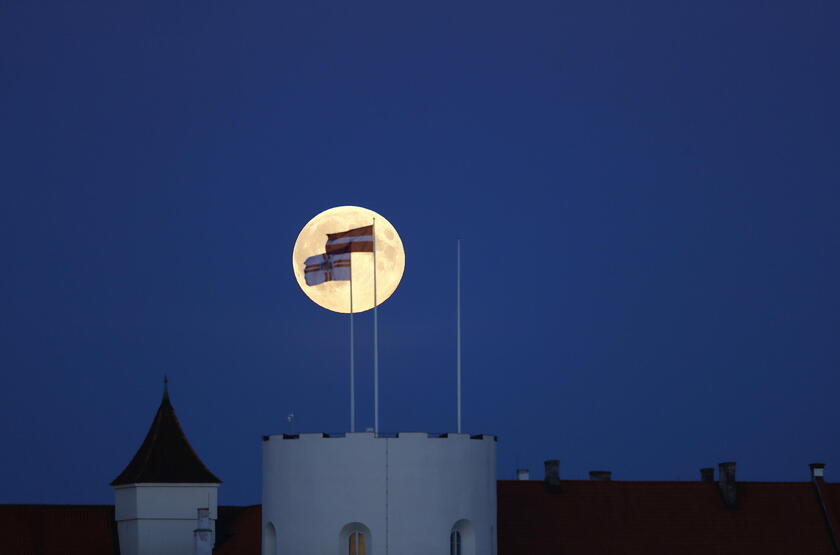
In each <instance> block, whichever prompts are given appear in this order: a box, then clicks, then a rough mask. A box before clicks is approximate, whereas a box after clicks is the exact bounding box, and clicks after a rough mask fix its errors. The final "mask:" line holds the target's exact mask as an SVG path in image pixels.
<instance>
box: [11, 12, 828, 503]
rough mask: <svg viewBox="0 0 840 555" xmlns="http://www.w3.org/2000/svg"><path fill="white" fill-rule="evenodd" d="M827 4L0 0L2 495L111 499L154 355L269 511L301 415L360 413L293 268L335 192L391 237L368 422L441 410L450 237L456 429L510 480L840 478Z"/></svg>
mask: <svg viewBox="0 0 840 555" xmlns="http://www.w3.org/2000/svg"><path fill="white" fill-rule="evenodd" d="M838 28H840V6H838V4H837V2H835V1H806V2H789V1H786V0H785V1H774V2H752V1H742V2H729V1H726V2H724V1H719V2H718V1H707V2H673V1H648V2H593V1H590V0H586V1H579V2H544V3H535V2H515V3H493V2H475V3H468V2H456V3H452V2H440V3H429V2H422V3H414V4H411V5H409V4H408V3H405V2H380V3H364V2H363V3H358V2H355V3H348V2H325V3H321V2H297V3H291V2H274V1H265V2H236V3H228V4H226V5H221V4H220V3H207V2H186V3H173V2H140V3H124V2H104V1H100V2H60V1H55V2H31V1H25V0H6V1H5V2H3V3H2V4H0V64H2V65H0V79H2V80H1V81H0V156H2V163H0V186H2V202H0V255H2V260H3V269H2V271H0V313H1V314H2V319H0V326H2V329H1V330H0V368H2V377H3V380H2V387H0V433H2V442H3V449H2V453H3V454H2V456H0V480H2V482H0V492H2V493H0V502H16V503H21V502H23V503H108V502H111V500H112V492H111V489H110V488H109V487H108V485H107V484H108V482H109V481H110V480H111V479H113V478H114V477H115V476H116V475H117V474H118V473H119V472H120V471H121V470H122V469H123V467H124V466H125V464H126V463H127V462H128V460H129V459H130V457H131V456H132V455H133V453H134V451H135V450H136V448H137V447H138V446H139V445H140V442H141V441H142V439H143V437H144V435H145V433H146V431H147V429H148V426H149V424H150V422H151V419H152V416H153V414H154V411H155V409H156V408H157V405H158V402H159V400H160V395H161V378H162V375H163V374H164V373H168V374H169V376H170V379H171V383H170V391H171V394H172V401H173V404H174V405H175V408H176V410H177V412H178V415H179V417H180V419H181V422H182V424H183V426H184V428H185V430H186V432H187V435H188V437H189V439H190V441H191V442H192V444H193V446H194V447H195V448H196V450H197V451H198V453H199V454H200V456H201V457H202V458H203V459H204V461H205V462H206V463H207V465H208V466H209V467H210V468H211V470H212V471H213V472H215V473H216V474H218V475H219V476H220V477H221V478H222V479H223V480H224V481H225V483H224V484H223V486H222V490H221V502H222V503H228V504H244V503H257V502H259V500H260V493H259V491H260V490H259V488H260V456H261V455H260V453H261V445H260V436H261V435H262V434H268V433H278V432H283V431H287V430H288V426H287V424H286V421H285V417H286V415H287V414H288V413H289V412H290V411H291V410H294V411H295V413H296V414H297V415H298V428H299V429H303V430H304V431H334V432H339V431H345V430H346V428H347V426H348V416H347V412H348V408H347V405H348V399H347V398H348V393H347V392H348V377H347V373H348V370H347V351H348V345H347V329H348V321H347V318H346V317H342V316H339V315H336V314H333V313H330V312H327V311H325V310H323V309H320V308H318V307H317V306H315V305H314V304H313V303H312V302H310V301H309V300H308V299H307V298H306V297H305V296H304V295H303V293H301V291H300V290H299V289H298V286H297V285H296V283H295V280H294V278H293V275H292V272H291V265H290V257H291V249H292V245H293V242H294V239H295V237H296V236H297V233H298V232H299V230H300V228H301V227H302V226H303V225H304V224H305V223H306V222H307V221H308V220H309V219H310V218H311V217H313V216H314V215H315V214H317V213H318V212H320V211H321V210H324V209H326V208H329V207H332V206H336V205H343V204H355V205H361V206H365V207H368V208H371V209H373V210H376V211H377V212H379V213H381V214H382V215H383V216H385V217H386V218H388V219H389V220H390V221H391V222H392V223H393V224H394V225H395V226H396V227H397V229H398V230H399V232H400V234H401V236H402V239H403V242H404V244H405V248H406V253H407V264H406V273H405V276H404V279H403V282H402V285H401V286H400V288H399V289H398V290H397V292H396V293H395V294H394V296H393V297H392V298H391V299H390V300H389V301H388V302H387V303H386V304H385V305H384V306H383V307H382V310H381V311H380V324H381V337H380V341H381V373H382V378H381V391H382V397H381V403H382V405H381V407H382V408H381V410H382V413H381V422H382V429H383V431H385V432H396V431H401V430H402V431H412V430H413V431H416V430H426V431H447V430H452V429H453V428H454V420H455V405H454V388H455V375H454V360H455V359H454V357H455V319H454V315H455V312H454V308H455V307H454V300H455V288H454V285H455V283H454V272H455V240H456V238H458V237H461V238H462V239H463V249H464V262H463V264H464V282H463V310H464V320H463V322H464V384H465V385H464V387H465V393H464V426H465V428H466V430H467V431H471V432H473V433H482V432H483V433H493V434H498V435H499V444H498V448H499V451H498V469H499V476H500V477H510V476H512V474H513V471H514V469H515V468H516V467H517V466H521V467H527V468H530V469H531V470H532V472H533V474H534V475H535V476H536V477H541V475H542V461H543V460H544V459H547V458H559V459H561V473H562V475H563V476H564V477H567V478H583V477H584V476H585V475H586V472H587V471H588V470H591V469H596V468H597V469H611V470H613V471H614V473H615V474H614V475H615V477H616V478H617V479H645V480H648V479H651V480H654V479H655V480H659V479H662V480H667V479H683V480H693V479H696V478H697V477H698V472H697V469H698V468H700V467H702V466H710V465H714V464H716V463H718V462H720V461H722V460H736V461H737V462H738V463H739V466H738V473H739V478H742V479H746V480H799V479H806V478H807V466H806V465H807V463H809V462H813V461H818V460H819V461H823V462H826V463H828V465H829V466H828V469H827V477H828V479H829V480H832V479H833V478H832V476H840V443H839V442H838V441H837V434H836V428H837V426H836V424H837V422H838V417H840V409H838V402H837V399H838V394H837V392H838V387H840V375H838V370H840V341H838V332H840V288H838V283H840V260H839V259H838V249H840V222H839V221H838V215H837V214H838V201H840V169H838V160H839V159H840V158H838V149H839V148H840V103H838V99H840V71H838V64H840V33H838V32H837V29H838ZM371 322H372V320H371V318H370V316H369V315H362V316H360V317H359V319H358V327H357V337H358V343H357V346H358V350H357V353H358V359H357V364H358V368H359V383H358V388H359V401H358V402H359V416H358V418H359V423H360V425H362V426H365V425H370V423H371V421H372V412H373V410H372V409H373V407H372V400H371V390H372V349H371V342H372V340H371V338H372V327H371ZM832 468H834V469H835V470H834V471H832ZM835 472H836V474H835Z"/></svg>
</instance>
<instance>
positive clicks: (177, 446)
mask: <svg viewBox="0 0 840 555" xmlns="http://www.w3.org/2000/svg"><path fill="white" fill-rule="evenodd" d="M140 483H186V484H218V483H221V480H219V479H218V478H217V477H216V476H215V475H214V474H213V473H212V472H210V470H208V469H207V467H206V466H204V463H203V462H201V459H199V458H198V455H196V453H195V451H193V448H192V447H191V446H190V443H189V441H187V436H185V435H184V431H183V430H182V429H181V424H180V423H179V422H178V417H177V416H175V409H174V408H173V407H172V403H170V401H169V380H168V379H167V377H166V376H164V377H163V399H162V400H161V402H160V406H159V407H158V410H157V413H156V414H155V418H154V420H153V421H152V426H151V428H149V433H148V434H146V439H144V440H143V444H142V445H141V446H140V449H138V450H137V453H135V454H134V457H133V458H132V459H131V462H129V463H128V466H126V467H125V470H123V471H122V473H121V474H120V475H119V476H117V477H116V478H115V479H114V481H113V482H111V485H112V486H121V485H125V484H140Z"/></svg>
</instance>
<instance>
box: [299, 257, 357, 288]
mask: <svg viewBox="0 0 840 555" xmlns="http://www.w3.org/2000/svg"><path fill="white" fill-rule="evenodd" d="M303 276H304V277H305V278H306V285H318V284H320V283H325V282H327V281H347V280H349V279H350V252H347V253H339V254H316V255H315V256H310V257H309V258H307V259H306V261H305V262H304V263H303Z"/></svg>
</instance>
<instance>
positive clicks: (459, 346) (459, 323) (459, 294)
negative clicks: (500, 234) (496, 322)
mask: <svg viewBox="0 0 840 555" xmlns="http://www.w3.org/2000/svg"><path fill="white" fill-rule="evenodd" d="M456 301H457V304H458V309H457V314H458V316H457V327H458V336H457V349H456V350H457V365H456V366H457V374H458V433H459V434H460V433H461V240H460V239H458V272H457V282H456Z"/></svg>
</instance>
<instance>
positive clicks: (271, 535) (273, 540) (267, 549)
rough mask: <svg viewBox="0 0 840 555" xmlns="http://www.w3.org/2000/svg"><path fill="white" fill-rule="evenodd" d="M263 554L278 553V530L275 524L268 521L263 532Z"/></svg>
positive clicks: (274, 554) (272, 554)
mask: <svg viewBox="0 0 840 555" xmlns="http://www.w3.org/2000/svg"><path fill="white" fill-rule="evenodd" d="M262 552H263V555H276V554H277V531H276V530H275V529H274V525H273V524H272V523H270V522H267V523H266V525H265V532H264V533H263V549H262Z"/></svg>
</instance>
